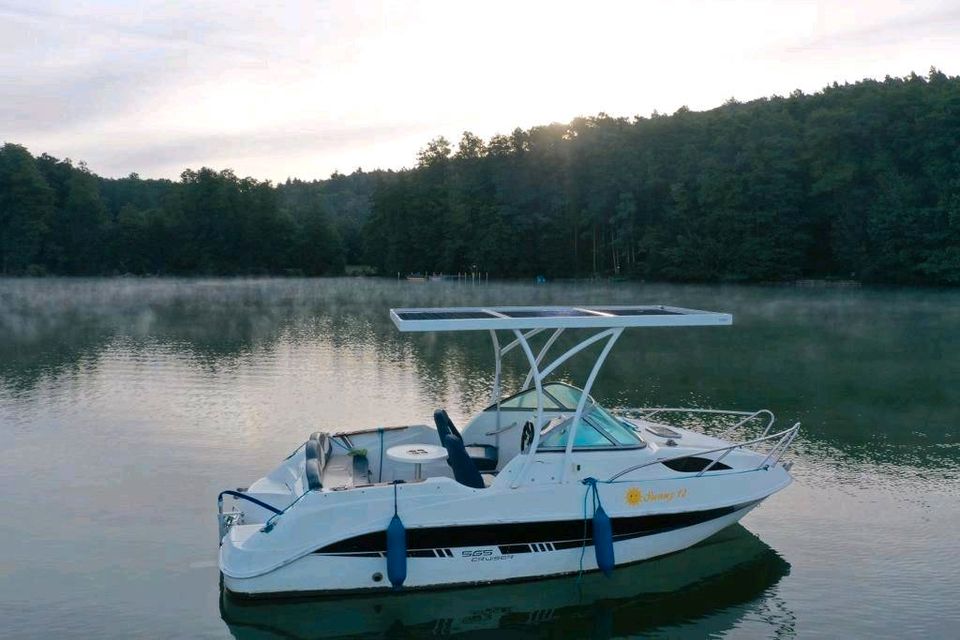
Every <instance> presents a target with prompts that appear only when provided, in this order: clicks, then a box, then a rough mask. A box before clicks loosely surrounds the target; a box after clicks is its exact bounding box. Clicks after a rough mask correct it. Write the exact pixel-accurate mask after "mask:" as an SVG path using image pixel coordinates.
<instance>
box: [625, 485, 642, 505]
mask: <svg viewBox="0 0 960 640" xmlns="http://www.w3.org/2000/svg"><path fill="white" fill-rule="evenodd" d="M626 498H627V504H628V505H630V506H631V507H635V506H637V505H638V504H640V502H641V501H642V500H643V494H642V493H640V489H637V488H636V487H630V488H629V489H627V496H626Z"/></svg>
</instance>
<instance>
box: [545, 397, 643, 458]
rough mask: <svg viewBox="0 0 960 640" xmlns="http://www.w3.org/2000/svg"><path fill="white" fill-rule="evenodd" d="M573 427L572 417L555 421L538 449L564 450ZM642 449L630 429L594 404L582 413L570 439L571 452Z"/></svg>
mask: <svg viewBox="0 0 960 640" xmlns="http://www.w3.org/2000/svg"><path fill="white" fill-rule="evenodd" d="M572 426H573V417H572V416H570V417H565V418H562V419H558V420H557V422H556V423H555V424H554V425H549V426H547V427H546V428H545V430H544V432H543V435H542V436H541V439H540V447H539V448H541V449H565V448H566V446H567V440H568V439H569V437H570V428H571V427H572ZM644 446H646V443H645V442H644V441H643V440H642V439H641V438H640V437H639V436H638V435H636V433H634V432H633V430H632V429H628V428H627V427H626V426H625V425H624V424H623V423H622V422H620V421H619V420H617V419H616V418H615V417H613V416H612V415H610V414H609V413H607V411H606V410H605V409H603V408H602V407H600V406H599V405H593V406H592V407H590V408H589V410H587V411H586V412H585V413H584V416H583V420H581V422H580V426H579V427H578V428H577V435H576V437H575V438H574V440H573V448H574V449H590V448H597V447H644Z"/></svg>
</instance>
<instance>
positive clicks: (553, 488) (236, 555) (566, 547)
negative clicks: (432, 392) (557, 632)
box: [217, 305, 800, 597]
mask: <svg viewBox="0 0 960 640" xmlns="http://www.w3.org/2000/svg"><path fill="white" fill-rule="evenodd" d="M390 318H391V320H392V321H393V323H394V324H395V325H396V327H397V329H398V330H400V331H401V332H461V331H485V332H488V333H489V335H490V338H491V342H492V345H493V353H494V372H493V383H492V389H491V394H490V402H489V406H487V407H485V408H484V409H483V410H482V411H480V412H478V413H477V414H476V415H475V416H473V417H472V419H470V420H469V421H468V422H467V424H466V425H465V426H464V427H463V429H462V430H460V429H458V428H457V427H456V425H455V424H454V423H453V421H452V419H451V418H450V417H449V415H448V414H447V412H446V411H445V410H443V409H438V410H437V411H436V412H435V413H434V416H433V423H434V424H432V425H429V424H419V425H405V426H391V427H373V428H368V429H362V430H353V431H347V430H343V431H336V430H330V431H317V432H314V433H312V434H310V436H309V437H308V438H307V439H306V440H305V441H304V443H303V444H301V445H300V446H299V447H298V448H297V449H295V450H294V451H293V453H291V454H290V455H289V456H288V457H287V458H286V459H285V460H283V461H282V462H281V463H280V464H279V465H278V466H277V467H276V468H275V469H273V470H272V471H271V472H269V473H268V474H267V475H265V476H264V477H262V478H260V479H259V480H257V481H256V482H254V483H253V484H252V485H250V486H249V487H247V488H241V489H236V490H226V491H223V492H221V494H220V495H219V497H218V500H217V511H218V520H219V527H220V531H219V533H220V543H221V544H220V553H219V567H220V572H221V575H222V580H223V586H224V588H225V589H227V590H228V591H230V592H232V593H234V594H236V595H238V596H248V597H266V596H278V595H308V594H347V593H364V592H376V591H390V590H393V591H415V590H420V589H437V588H449V587H460V586H466V585H475V584H488V583H502V582H513V581H523V580H536V579H541V578H544V577H548V576H562V575H565V574H579V573H584V572H593V571H601V572H603V573H604V574H607V575H608V576H609V575H611V574H612V573H613V572H614V571H616V569H617V567H621V566H623V565H627V564H632V563H635V562H640V561H644V560H649V559H651V558H656V557H659V556H663V555H667V554H670V553H675V552H678V551H681V550H683V549H687V548H688V547H691V546H693V545H695V544H697V543H699V542H701V541H703V540H705V539H706V538H708V537H710V536H712V535H713V534H715V533H717V532H718V531H721V530H722V529H725V528H726V527H729V526H730V525H733V524H735V523H737V522H739V521H740V520H741V519H742V518H743V517H744V516H745V515H746V514H747V513H749V512H750V511H751V510H752V509H754V508H756V507H757V506H758V505H759V504H760V503H761V502H762V501H764V500H765V499H766V498H768V497H770V496H771V495H773V494H774V493H776V492H778V491H780V490H781V489H784V488H785V487H787V486H788V485H789V484H790V482H791V481H792V478H791V475H790V467H791V464H792V463H791V462H789V461H787V460H785V454H786V452H787V451H788V449H789V447H790V446H791V444H792V443H793V441H794V439H795V438H796V437H797V434H798V432H799V429H800V424H799V423H796V424H794V425H793V426H791V427H789V428H787V429H783V430H779V431H777V430H775V429H774V424H775V418H774V415H773V413H772V412H770V411H769V410H767V409H761V410H757V411H725V410H709V409H687V408H672V407H651V408H641V409H636V410H631V411H629V412H620V413H618V412H615V411H611V410H608V409H607V408H605V407H603V406H601V405H600V404H599V403H598V402H597V401H595V400H594V399H593V397H592V396H591V395H590V391H591V389H592V387H593V385H594V382H595V380H596V378H597V376H598V374H599V372H600V370H601V369H602V367H603V364H604V362H605V361H606V359H607V357H608V355H609V353H610V351H611V350H612V348H613V347H614V345H615V344H616V342H617V340H618V339H619V338H620V336H621V335H622V334H623V332H624V331H626V330H627V329H635V328H654V327H664V328H666V327H673V328H674V330H676V331H682V330H692V329H691V328H693V327H711V326H716V327H719V326H726V325H731V324H732V323H733V318H732V316H731V315H730V314H726V313H718V312H711V311H701V310H696V309H685V308H679V307H672V306H662V305H631V306H623V305H600V306H596V305H591V306H569V307H556V306H542V307H512V306H511V307H505V306H495V307H452V308H403V309H391V310H390ZM565 333H566V334H570V333H573V334H575V337H576V339H577V340H578V341H576V342H575V343H574V344H572V346H570V347H569V348H567V349H566V350H565V351H563V352H562V353H560V354H559V355H555V356H554V355H551V349H552V348H553V347H554V346H555V345H556V344H557V342H558V339H559V338H560V337H561V336H562V335H564V334H565ZM576 334H579V335H576ZM598 350H599V353H596V356H595V360H594V362H593V366H592V367H591V368H590V370H589V374H588V375H587V377H586V380H585V381H584V382H583V385H582V387H577V386H574V385H572V384H569V382H568V381H561V380H558V379H555V378H556V376H555V374H556V373H557V372H558V370H559V368H560V367H561V366H563V365H564V364H566V363H568V362H569V361H570V360H571V358H574V357H575V356H578V355H581V354H584V353H588V352H589V351H594V352H596V351H598ZM511 352H516V353H519V354H521V355H522V356H523V358H524V360H525V362H524V365H525V367H529V371H528V373H527V375H526V377H525V379H524V381H523V383H522V384H521V385H520V388H519V389H516V390H515V391H514V392H513V393H512V394H510V395H505V394H504V390H503V389H502V387H503V373H504V371H503V359H504V357H505V356H507V355H508V354H510V353H511ZM697 414H700V415H709V416H711V417H721V418H725V419H728V422H729V424H728V425H727V428H725V429H724V430H723V432H721V433H716V434H713V433H708V431H710V430H709V429H696V428H692V427H691V426H690V424H689V422H690V421H689V419H687V418H684V417H683V416H689V415H697ZM751 429H753V430H755V431H756V432H757V433H756V434H755V435H753V436H747V435H744V436H738V437H736V438H730V439H728V436H729V434H731V433H736V434H744V433H746V432H747V431H749V430H751ZM228 499H229V500H231V501H232V503H233V504H232V505H231V506H230V508H229V509H228V508H226V506H225V501H226V500H228Z"/></svg>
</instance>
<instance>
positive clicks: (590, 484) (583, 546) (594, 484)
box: [577, 478, 610, 586]
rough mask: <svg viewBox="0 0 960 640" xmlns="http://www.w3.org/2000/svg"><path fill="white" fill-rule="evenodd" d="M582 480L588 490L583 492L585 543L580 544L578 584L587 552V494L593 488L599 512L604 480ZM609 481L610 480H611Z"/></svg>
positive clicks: (594, 505) (594, 500)
mask: <svg viewBox="0 0 960 640" xmlns="http://www.w3.org/2000/svg"><path fill="white" fill-rule="evenodd" d="M581 482H582V483H583V484H585V485H587V490H586V492H584V494H583V544H581V545H580V571H579V572H578V573H577V586H579V585H580V577H581V576H583V556H584V554H586V552H587V496H589V495H590V492H591V490H593V512H594V513H596V512H597V505H598V504H600V496H599V494H598V493H597V483H598V482H604V481H603V480H597V479H596V478H584V479H583V480H581ZM607 482H610V481H609V480H608V481H607Z"/></svg>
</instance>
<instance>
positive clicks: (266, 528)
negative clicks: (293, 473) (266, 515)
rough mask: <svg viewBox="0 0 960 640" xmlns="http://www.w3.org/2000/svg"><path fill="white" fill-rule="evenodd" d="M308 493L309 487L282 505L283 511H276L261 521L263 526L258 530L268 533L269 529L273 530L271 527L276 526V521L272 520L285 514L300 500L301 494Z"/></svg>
mask: <svg viewBox="0 0 960 640" xmlns="http://www.w3.org/2000/svg"><path fill="white" fill-rule="evenodd" d="M308 493H310V490H309V489H307V490H306V491H304V492H303V493H301V494H300V496H299V497H298V498H297V499H296V500H294V501H293V502H291V503H290V504H288V505H287V506H286V507H284V509H283V511H277V512H276V513H275V514H273V515H272V516H270V519H269V520H267V521H266V522H264V523H263V528H262V529H260V531H262V532H264V533H270V532H271V531H273V528H274V527H275V526H276V522H274V520H276V519H277V518H279V517H280V516H282V515H283V514H285V513H286V512H287V511H288V510H289V509H290V508H291V507H293V505H295V504H297V503H298V502H300V500H302V499H303V496H305V495H307V494H308Z"/></svg>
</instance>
